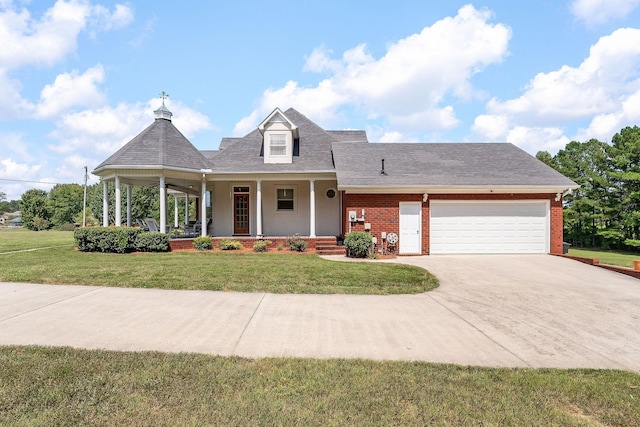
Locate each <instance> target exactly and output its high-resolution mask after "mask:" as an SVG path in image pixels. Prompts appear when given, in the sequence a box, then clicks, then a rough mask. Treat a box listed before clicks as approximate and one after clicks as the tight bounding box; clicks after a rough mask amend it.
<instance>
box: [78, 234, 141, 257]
mask: <svg viewBox="0 0 640 427" xmlns="http://www.w3.org/2000/svg"><path fill="white" fill-rule="evenodd" d="M141 232H142V230H141V229H139V228H134V227H90V228H78V229H76V230H75V231H74V233H73V237H74V239H75V241H76V246H77V247H78V250H80V251H82V252H111V253H118V254H123V253H126V252H132V251H134V250H136V238H137V236H138V234H140V233H141Z"/></svg>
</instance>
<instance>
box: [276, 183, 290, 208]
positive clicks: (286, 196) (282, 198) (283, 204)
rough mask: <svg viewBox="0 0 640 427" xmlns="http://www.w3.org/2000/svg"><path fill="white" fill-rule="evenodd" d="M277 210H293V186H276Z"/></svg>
mask: <svg viewBox="0 0 640 427" xmlns="http://www.w3.org/2000/svg"><path fill="white" fill-rule="evenodd" d="M278 210H279V211H292V210H293V188H278Z"/></svg>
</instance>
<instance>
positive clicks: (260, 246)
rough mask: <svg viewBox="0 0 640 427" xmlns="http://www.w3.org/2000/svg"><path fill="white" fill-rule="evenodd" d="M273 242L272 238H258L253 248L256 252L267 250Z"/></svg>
mask: <svg viewBox="0 0 640 427" xmlns="http://www.w3.org/2000/svg"><path fill="white" fill-rule="evenodd" d="M270 244H271V240H258V241H257V242H255V243H254V244H253V250H254V251H256V252H266V251H267V248H268V247H269V245H270Z"/></svg>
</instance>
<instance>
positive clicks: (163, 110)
mask: <svg viewBox="0 0 640 427" xmlns="http://www.w3.org/2000/svg"><path fill="white" fill-rule="evenodd" d="M158 96H159V97H160V98H161V99H162V105H161V106H160V107H158V109H157V110H156V111H154V113H156V120H157V119H165V120H171V116H173V114H172V113H171V111H169V109H168V108H167V107H166V106H165V105H164V100H165V99H167V98H168V97H169V94H168V93H167V92H165V91H162V92H160V95H158Z"/></svg>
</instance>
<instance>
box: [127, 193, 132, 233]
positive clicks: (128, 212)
mask: <svg viewBox="0 0 640 427" xmlns="http://www.w3.org/2000/svg"><path fill="white" fill-rule="evenodd" d="M127 227H131V184H127Z"/></svg>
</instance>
